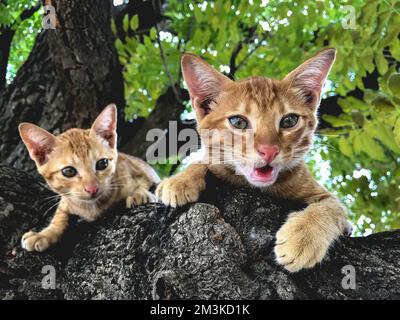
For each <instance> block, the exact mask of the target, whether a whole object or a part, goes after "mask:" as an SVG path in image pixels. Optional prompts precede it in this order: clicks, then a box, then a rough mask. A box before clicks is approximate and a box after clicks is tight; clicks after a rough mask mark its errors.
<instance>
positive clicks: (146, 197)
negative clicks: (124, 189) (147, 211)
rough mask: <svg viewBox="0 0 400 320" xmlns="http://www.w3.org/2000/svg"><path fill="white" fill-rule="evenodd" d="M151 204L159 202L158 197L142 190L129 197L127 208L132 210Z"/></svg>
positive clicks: (126, 202)
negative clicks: (135, 207)
mask: <svg viewBox="0 0 400 320" xmlns="http://www.w3.org/2000/svg"><path fill="white" fill-rule="evenodd" d="M149 202H157V197H156V196H155V195H154V194H152V193H151V192H150V191H148V190H145V189H142V190H138V191H136V192H135V193H134V194H132V195H131V196H129V197H127V198H126V201H125V204H126V207H127V208H132V207H134V206H140V205H142V204H145V203H149Z"/></svg>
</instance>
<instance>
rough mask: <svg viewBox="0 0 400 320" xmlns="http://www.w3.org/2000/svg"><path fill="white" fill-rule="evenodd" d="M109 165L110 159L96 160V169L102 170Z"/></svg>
mask: <svg viewBox="0 0 400 320" xmlns="http://www.w3.org/2000/svg"><path fill="white" fill-rule="evenodd" d="M107 167H108V159H100V160H99V161H97V162H96V170H97V171H101V170H104V169H105V168H107Z"/></svg>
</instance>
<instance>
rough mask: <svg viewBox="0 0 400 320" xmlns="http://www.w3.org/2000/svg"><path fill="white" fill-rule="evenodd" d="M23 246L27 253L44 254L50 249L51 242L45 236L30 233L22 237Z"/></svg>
mask: <svg viewBox="0 0 400 320" xmlns="http://www.w3.org/2000/svg"><path fill="white" fill-rule="evenodd" d="M21 246H22V248H23V249H25V250H27V251H38V252H42V251H44V250H46V249H47V248H48V247H50V241H49V239H48V238H47V237H46V236H44V235H43V234H40V233H37V232H33V231H29V232H27V233H25V234H24V235H23V236H22V239H21Z"/></svg>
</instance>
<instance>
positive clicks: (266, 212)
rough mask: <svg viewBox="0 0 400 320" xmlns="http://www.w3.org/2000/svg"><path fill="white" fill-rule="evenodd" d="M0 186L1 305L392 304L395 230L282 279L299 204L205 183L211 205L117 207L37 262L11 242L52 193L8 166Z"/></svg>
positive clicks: (41, 212)
mask: <svg viewBox="0 0 400 320" xmlns="http://www.w3.org/2000/svg"><path fill="white" fill-rule="evenodd" d="M0 178H1V181H2V183H1V185H0V254H1V257H2V259H0V298H2V299H24V298H25V299H27V298H28V299H195V298H197V299H211V298H214V299H311V298H313V299H399V298H400V285H399V284H400V231H392V232H384V233H378V234H374V235H371V236H368V237H361V238H342V239H340V240H339V241H337V242H336V243H335V245H334V246H332V248H331V250H330V252H329V254H328V256H327V257H326V258H325V259H324V261H323V262H322V263H321V264H320V265H318V266H317V267H315V268H313V269H311V270H304V271H301V272H299V273H296V274H289V273H288V272H286V271H284V270H283V269H282V268H281V267H280V266H278V265H276V264H275V262H274V257H273V254H272V249H273V244H274V235H275V233H276V231H277V230H278V228H279V227H280V226H281V225H282V223H283V222H284V220H285V218H286V216H287V214H288V213H289V212H291V211H292V210H296V209H299V208H300V207H301V205H300V204H298V203H290V202H287V201H285V202H283V201H281V200H278V199H274V198H271V197H269V196H268V195H266V194H265V193H261V192H258V191H255V190H254V189H244V188H236V187H233V186H230V185H227V184H226V183H221V182H219V181H218V180H217V179H216V178H215V177H213V176H210V177H208V180H207V188H208V191H207V194H210V195H213V197H211V198H210V197H209V198H206V197H203V198H202V199H201V202H200V203H197V204H194V205H191V206H186V207H184V208H181V209H178V210H171V209H170V208H166V207H164V206H163V205H161V204H148V205H145V206H140V207H137V208H134V209H131V210H127V209H124V208H122V207H116V208H115V209H113V210H111V211H110V212H108V214H107V215H106V216H105V217H104V218H103V219H101V220H99V221H97V222H95V223H91V224H88V223H84V222H81V221H76V222H75V223H73V224H72V226H71V227H70V229H69V232H68V234H67V235H66V236H65V237H64V238H63V240H62V241H61V243H60V244H59V245H58V246H57V247H55V248H53V249H51V250H49V251H48V252H46V253H43V254H35V253H28V252H26V251H24V250H23V249H22V248H21V247H20V244H19V241H20V238H21V236H22V234H23V233H24V232H26V231H27V230H29V229H31V228H37V229H39V228H41V227H43V226H44V225H45V224H46V220H48V219H49V218H50V215H51V212H50V211H51V210H47V209H48V207H50V206H51V204H46V203H45V200H43V199H44V198H46V197H48V196H49V195H50V194H51V193H50V192H49V191H48V190H47V189H46V188H44V187H43V185H42V184H40V183H38V182H37V180H35V179H34V178H32V177H31V176H30V175H28V174H26V173H23V172H22V171H18V170H16V169H13V168H10V167H7V166H0ZM27 186H29V188H27ZM40 199H42V200H40ZM46 211H48V212H47V213H45V212H46ZM44 266H47V268H49V266H50V268H51V267H54V271H55V284H56V287H55V289H44V288H43V287H42V279H43V277H44V276H45V274H43V273H42V270H43V269H42V268H43V267H44ZM47 270H48V269H47ZM46 272H48V271H45V273H46ZM346 272H350V274H349V275H346ZM353 272H354V273H353ZM349 279H350V280H349ZM352 280H354V282H353V281H352ZM353 284H355V287H353V288H352V285H353Z"/></svg>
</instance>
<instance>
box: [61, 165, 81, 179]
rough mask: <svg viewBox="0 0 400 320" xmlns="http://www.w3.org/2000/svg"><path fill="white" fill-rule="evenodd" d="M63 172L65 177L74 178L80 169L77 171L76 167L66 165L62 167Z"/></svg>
mask: <svg viewBox="0 0 400 320" xmlns="http://www.w3.org/2000/svg"><path fill="white" fill-rule="evenodd" d="M61 173H62V174H63V176H64V177H67V178H72V177H75V176H76V174H77V173H78V171H76V169H75V168H74V167H65V168H63V169H61Z"/></svg>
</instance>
